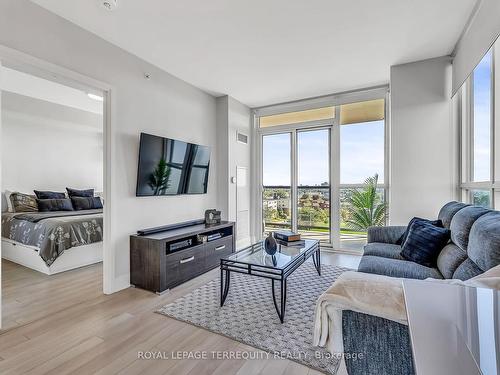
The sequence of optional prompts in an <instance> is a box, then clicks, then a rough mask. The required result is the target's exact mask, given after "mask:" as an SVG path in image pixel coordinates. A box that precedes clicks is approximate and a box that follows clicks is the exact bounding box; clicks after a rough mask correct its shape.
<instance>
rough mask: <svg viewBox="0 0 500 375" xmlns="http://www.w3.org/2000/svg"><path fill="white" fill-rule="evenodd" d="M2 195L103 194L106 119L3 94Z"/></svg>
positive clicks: (4, 92) (88, 113)
mask: <svg viewBox="0 0 500 375" xmlns="http://www.w3.org/2000/svg"><path fill="white" fill-rule="evenodd" d="M2 95H3V100H2V142H1V147H2V150H1V152H2V164H3V168H2V191H3V190H5V189H8V190H11V191H21V192H26V193H33V189H37V190H55V191H65V190H64V189H65V188H66V187H74V188H80V189H83V188H94V189H95V191H98V192H102V190H103V183H102V180H103V160H102V155H103V139H102V138H103V134H102V125H103V119H102V115H98V114H94V113H90V112H85V111H82V110H78V109H75V108H70V107H66V106H62V105H58V104H54V103H50V102H46V101H43V100H39V99H34V98H30V97H27V96H22V95H18V94H13V93H10V92H6V91H3V92H2Z"/></svg>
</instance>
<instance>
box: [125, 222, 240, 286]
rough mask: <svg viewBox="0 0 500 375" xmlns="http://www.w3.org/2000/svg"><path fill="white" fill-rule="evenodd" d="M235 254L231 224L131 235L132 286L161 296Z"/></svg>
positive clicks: (192, 226)
mask: <svg viewBox="0 0 500 375" xmlns="http://www.w3.org/2000/svg"><path fill="white" fill-rule="evenodd" d="M210 236H213V239H211V237H210ZM219 236H220V237H219ZM207 237H208V238H207ZM217 237H219V238H217ZM204 241H206V242H204ZM234 251H235V233H234V223H233V222H228V221H223V222H221V223H220V224H213V225H206V224H195V225H189V226H184V227H181V228H176V229H168V230H163V231H159V232H156V233H151V234H146V235H132V236H130V283H131V284H132V285H133V286H136V287H139V288H142V289H147V290H150V291H152V292H155V293H157V294H161V293H163V292H165V291H166V290H168V289H170V288H172V287H174V286H176V285H179V284H181V283H183V282H185V281H188V280H190V279H192V278H194V277H196V276H198V275H200V274H202V273H204V272H207V271H209V270H211V269H213V268H215V267H218V266H219V265H220V258H221V257H223V256H226V255H228V254H230V253H232V252H234Z"/></svg>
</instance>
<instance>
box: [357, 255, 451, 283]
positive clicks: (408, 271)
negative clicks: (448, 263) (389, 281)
mask: <svg viewBox="0 0 500 375" xmlns="http://www.w3.org/2000/svg"><path fill="white" fill-rule="evenodd" d="M358 271H359V272H366V273H375V274H377V275H386V276H391V277H405V278H409V279H426V278H428V277H432V278H434V279H442V278H443V275H441V272H439V271H438V269H437V268H430V267H425V266H422V265H420V264H418V263H415V262H412V261H409V260H401V259H390V258H383V257H378V256H373V255H365V256H363V257H362V258H361V262H360V263H359V267H358Z"/></svg>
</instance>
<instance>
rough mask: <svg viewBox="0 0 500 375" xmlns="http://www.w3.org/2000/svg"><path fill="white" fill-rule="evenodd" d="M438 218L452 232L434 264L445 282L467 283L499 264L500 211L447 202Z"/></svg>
mask: <svg viewBox="0 0 500 375" xmlns="http://www.w3.org/2000/svg"><path fill="white" fill-rule="evenodd" d="M438 218H439V219H440V220H441V221H442V222H443V226H445V227H446V228H449V229H450V231H451V243H450V244H448V245H447V246H446V247H445V248H444V249H443V250H442V251H441V253H440V254H439V257H438V261H437V267H438V269H439V271H440V272H441V273H442V274H443V276H444V277H445V278H454V279H461V280H467V279H469V278H471V277H474V276H477V275H479V274H481V273H483V272H485V271H487V270H489V269H490V268H492V267H495V266H496V265H498V264H500V212H499V211H493V210H489V209H486V208H483V207H478V206H471V205H467V204H464V203H459V202H449V203H447V204H446V205H444V206H443V208H442V209H441V211H440V212H439V215H438Z"/></svg>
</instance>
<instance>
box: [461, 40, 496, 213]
mask: <svg viewBox="0 0 500 375" xmlns="http://www.w3.org/2000/svg"><path fill="white" fill-rule="evenodd" d="M499 43H500V42H498V41H497V42H496V43H495V45H493V46H492V47H491V82H490V95H491V97H490V101H491V105H490V178H489V180H487V181H474V74H473V73H471V75H470V76H469V77H468V78H467V80H466V81H465V83H464V85H463V86H462V88H461V89H460V90H459V92H458V93H457V96H456V98H457V99H456V100H457V103H458V106H457V109H456V110H457V112H458V126H459V129H460V131H459V159H460V160H459V199H460V200H461V201H462V202H466V203H473V192H474V191H478V190H479V191H487V192H489V194H490V202H491V207H489V208H496V209H498V208H499V207H500V181H499V180H498V177H497V176H499V175H500V173H499V172H500V170H499V168H500V160H499V157H500V153H496V152H495V149H496V148H497V147H498V146H500V138H499V135H500V121H499V119H497V118H496V116H495V107H498V104H499V103H497V101H498V98H497V96H496V95H495V91H496V88H500V82H497V81H498V78H497V76H496V74H495V71H496V68H497V64H498V63H499V62H500V61H499V58H498V57H499V55H500V48H499V45H500V44H499ZM488 52H489V51H488Z"/></svg>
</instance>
